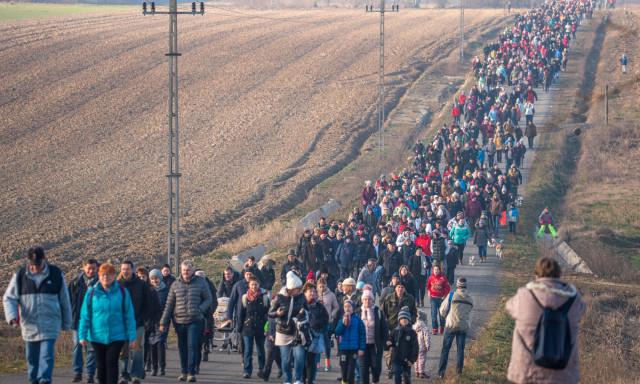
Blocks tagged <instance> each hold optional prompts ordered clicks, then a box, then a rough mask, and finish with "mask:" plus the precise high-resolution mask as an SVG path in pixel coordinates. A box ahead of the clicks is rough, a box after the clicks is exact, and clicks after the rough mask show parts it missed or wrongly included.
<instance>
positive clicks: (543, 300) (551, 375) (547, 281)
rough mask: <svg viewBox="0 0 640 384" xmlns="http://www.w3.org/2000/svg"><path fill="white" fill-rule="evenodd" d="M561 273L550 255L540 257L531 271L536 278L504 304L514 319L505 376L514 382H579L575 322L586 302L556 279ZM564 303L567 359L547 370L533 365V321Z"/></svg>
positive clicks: (575, 291)
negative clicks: (567, 360) (568, 354)
mask: <svg viewBox="0 0 640 384" xmlns="http://www.w3.org/2000/svg"><path fill="white" fill-rule="evenodd" d="M561 272H562V269H561V268H560V265H559V264H558V262H557V261H555V260H554V259H553V258H551V257H542V258H540V259H539V260H538V261H537V263H536V266H535V270H534V273H535V276H536V279H535V280H534V281H530V282H529V283H527V284H526V285H525V286H524V287H520V288H518V291H517V292H516V294H515V295H514V296H513V297H512V298H510V299H509V300H508V301H507V303H506V306H505V310H506V311H507V314H509V316H511V317H512V318H513V319H514V320H515V322H516V325H515V328H514V330H513V341H512V348H511V359H510V361H509V369H508V371H507V379H509V380H510V381H513V382H514V383H532V382H538V383H539V382H545V383H567V384H572V383H577V382H579V381H580V367H579V360H578V341H577V339H578V323H579V322H580V319H581V318H582V315H583V314H584V312H585V310H586V305H585V303H584V302H583V301H582V296H581V295H580V293H579V292H578V291H577V290H576V288H575V287H574V286H573V285H570V284H568V283H566V282H564V281H563V280H562V279H561V278H560V277H561ZM565 305H567V306H568V308H567V309H566V311H567V312H566V314H567V319H568V322H569V323H568V325H569V329H570V338H571V345H572V346H573V348H572V349H571V356H570V358H569V362H568V364H567V366H566V367H564V368H563V369H549V368H544V367H541V366H539V365H536V364H535V362H534V361H533V359H532V357H531V352H530V351H531V350H530V347H529V346H532V345H533V343H534V340H535V331H536V324H538V320H539V319H540V316H541V315H542V312H543V311H544V308H553V309H557V308H562V307H563V306H565Z"/></svg>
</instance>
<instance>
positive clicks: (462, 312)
mask: <svg viewBox="0 0 640 384" xmlns="http://www.w3.org/2000/svg"><path fill="white" fill-rule="evenodd" d="M456 287H457V289H456V291H455V292H454V293H453V295H452V297H451V301H449V300H444V301H443V302H442V305H441V306H440V315H441V316H446V317H447V320H446V327H445V329H444V339H443V341H442V353H441V354H440V364H439V366H438V377H439V378H441V379H444V373H445V371H446V370H447V362H448V360H449V350H450V349H451V344H453V339H454V338H455V339H456V348H457V354H458V356H457V359H456V373H457V374H458V375H461V374H462V367H463V365H464V348H465V343H466V339H467V331H468V330H469V328H470V327H471V309H472V308H473V298H472V297H471V295H469V293H468V292H467V279H465V278H464V277H461V278H459V279H458V281H457V282H456Z"/></svg>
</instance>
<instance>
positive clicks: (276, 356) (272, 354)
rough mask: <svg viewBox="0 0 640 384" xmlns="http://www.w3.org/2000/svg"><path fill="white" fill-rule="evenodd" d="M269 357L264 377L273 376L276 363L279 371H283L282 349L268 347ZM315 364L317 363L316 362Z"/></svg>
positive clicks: (263, 371) (265, 365)
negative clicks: (272, 370)
mask: <svg viewBox="0 0 640 384" xmlns="http://www.w3.org/2000/svg"><path fill="white" fill-rule="evenodd" d="M266 350H267V357H266V359H267V360H266V361H265V363H264V369H262V374H263V375H264V377H267V378H268V377H269V375H271V366H272V365H273V362H274V361H275V362H276V364H277V365H278V370H282V368H280V367H282V356H281V355H280V348H278V347H267V348H266ZM314 364H315V362H314Z"/></svg>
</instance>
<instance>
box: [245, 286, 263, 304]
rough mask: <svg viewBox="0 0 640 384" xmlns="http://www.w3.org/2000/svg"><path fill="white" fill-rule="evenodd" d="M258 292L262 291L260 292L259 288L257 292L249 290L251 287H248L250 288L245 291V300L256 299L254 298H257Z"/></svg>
mask: <svg viewBox="0 0 640 384" xmlns="http://www.w3.org/2000/svg"><path fill="white" fill-rule="evenodd" d="M260 293H262V292H261V290H260V291H258V292H254V291H253V290H251V289H250V290H248V291H247V300H249V301H256V299H257V298H258V296H260Z"/></svg>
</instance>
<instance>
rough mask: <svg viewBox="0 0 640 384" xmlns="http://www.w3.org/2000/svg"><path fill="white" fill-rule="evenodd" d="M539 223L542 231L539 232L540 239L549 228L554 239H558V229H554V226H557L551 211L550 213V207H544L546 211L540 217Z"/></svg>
mask: <svg viewBox="0 0 640 384" xmlns="http://www.w3.org/2000/svg"><path fill="white" fill-rule="evenodd" d="M538 221H539V222H540V230H539V231H538V238H541V237H542V234H543V233H544V231H545V229H546V228H547V227H548V228H549V232H551V234H552V235H553V237H554V238H556V237H558V234H557V233H556V229H555V228H553V224H555V222H556V221H555V220H554V219H553V216H552V215H551V211H549V207H544V210H543V211H542V213H541V214H540V217H538Z"/></svg>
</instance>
